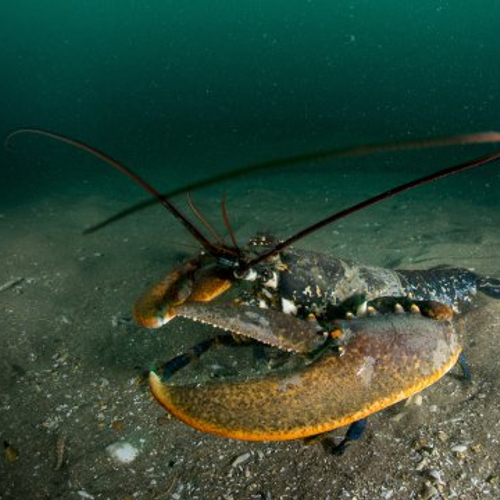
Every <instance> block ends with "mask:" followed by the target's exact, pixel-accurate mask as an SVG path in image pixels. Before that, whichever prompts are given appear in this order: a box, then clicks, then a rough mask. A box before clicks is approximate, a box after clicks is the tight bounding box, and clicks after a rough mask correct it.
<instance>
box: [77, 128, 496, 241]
mask: <svg viewBox="0 0 500 500" xmlns="http://www.w3.org/2000/svg"><path fill="white" fill-rule="evenodd" d="M493 142H498V134H497V133H496V132H479V133H472V134H462V135H455V136H446V137H434V138H424V139H414V140H409V141H392V142H380V143H374V144H368V145H364V146H351V147H347V148H331V149H324V150H320V151H316V152H313V153H306V154H302V155H296V156H288V157H285V158H277V159H274V160H268V161H264V162H261V163H253V164H251V165H246V166H243V167H238V168H235V169H232V170H228V171H227V172H223V173H221V174H217V175H214V176H212V177H209V178H207V179H202V180H199V181H195V182H192V183H190V184H187V185H185V186H184V187H181V188H177V189H173V190H171V191H169V192H167V193H163V196H164V197H166V198H170V197H172V196H176V195H178V194H182V193H185V192H187V191H194V190H196V189H200V188H203V187H206V186H211V185H213V184H217V183H219V182H222V181H227V180H229V179H235V178H238V177H243V176H245V175H249V174H253V173H255V172H261V171H268V170H278V169H280V168H285V167H291V166H294V165H300V164H303V163H307V162H319V161H325V160H331V159H334V158H343V157H345V158H348V157H357V156H358V157H361V156H368V155H371V154H376V153H389V152H391V151H408V150H415V149H429V148H442V147H449V146H460V145H467V144H484V143H493ZM155 203H156V199H149V200H145V201H142V202H139V203H136V204H135V205H132V206H130V207H129V208H126V209H124V210H122V211H120V212H118V213H117V214H115V215H113V216H112V217H109V218H108V219H105V220H104V221H102V222H100V223H99V224H96V225H94V226H92V227H90V228H88V229H87V230H86V231H85V232H86V233H92V232H94V231H98V230H99V229H102V228H103V227H105V226H107V225H108V224H112V223H113V222H117V221H118V220H120V219H123V218H124V217H127V216H129V215H131V214H133V213H135V212H138V211H140V210H143V209H144V208H147V207H150V206H152V205H154V204H155Z"/></svg>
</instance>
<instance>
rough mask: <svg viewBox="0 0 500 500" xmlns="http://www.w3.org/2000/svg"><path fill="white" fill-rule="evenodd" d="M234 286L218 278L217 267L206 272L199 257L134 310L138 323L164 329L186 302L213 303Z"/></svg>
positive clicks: (178, 269) (227, 280)
mask: <svg viewBox="0 0 500 500" xmlns="http://www.w3.org/2000/svg"><path fill="white" fill-rule="evenodd" d="M231 285H232V281H231V280H230V279H229V278H221V277H219V276H218V274H217V268H216V267H213V268H208V270H207V269H206V268H205V269H204V267H203V266H202V262H201V259H200V258H199V257H195V258H194V259H191V260H189V261H187V262H185V263H184V264H181V265H180V266H179V267H177V268H176V269H174V270H173V271H172V272H171V273H169V274H167V276H165V278H164V279H163V280H162V281H160V283H158V284H157V285H155V286H153V287H152V288H151V289H150V290H148V291H147V292H146V293H144V294H143V295H142V296H141V297H140V298H139V300H138V301H137V302H136V303H135V306H134V317H135V320H136V321H137V322H138V323H139V324H140V325H142V326H144V327H146V328H160V327H161V326H163V325H164V324H165V323H168V322H169V321H170V320H171V319H172V318H174V317H175V316H176V312H175V308H176V307H177V306H180V305H182V304H184V303H185V302H209V301H211V300H213V299H214V298H216V297H218V296H219V295H221V294H222V293H224V292H225V291H226V290H228V289H229V288H230V287H231Z"/></svg>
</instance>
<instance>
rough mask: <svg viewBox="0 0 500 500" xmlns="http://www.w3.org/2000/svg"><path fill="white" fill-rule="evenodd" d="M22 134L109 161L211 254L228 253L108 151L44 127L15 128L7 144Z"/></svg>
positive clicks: (108, 162)
mask: <svg viewBox="0 0 500 500" xmlns="http://www.w3.org/2000/svg"><path fill="white" fill-rule="evenodd" d="M20 134H37V135H43V136H45V137H50V138H51V139H55V140H57V141H60V142H64V143H66V144H70V145H71V146H74V147H76V148H78V149H81V150H83V151H86V152H87V153H89V154H91V155H92V156H95V157H96V158H99V159H100V160H102V161H103V162H105V163H107V164H108V165H110V166H112V167H113V168H115V169H117V170H118V171H120V172H121V173H123V174H125V175H126V176H127V177H129V178H130V179H132V180H133V181H134V182H135V183H136V184H138V185H139V186H141V187H142V188H143V189H145V190H146V191H147V192H148V193H149V194H151V195H152V196H154V197H155V199H156V200H158V201H159V202H160V203H161V204H162V205H163V206H164V207H165V208H166V209H167V210H168V211H169V212H170V213H171V214H172V215H174V217H176V218H177V219H178V220H179V221H181V223H182V224H183V225H184V227H185V228H186V229H187V230H188V231H189V232H190V233H191V234H192V235H193V236H194V238H195V239H196V240H198V242H199V243H200V244H201V245H202V246H203V247H204V248H205V249H206V250H207V251H208V252H209V253H211V254H213V255H224V254H226V253H227V252H226V247H225V246H224V247H223V248H219V247H217V246H215V245H213V244H212V243H211V242H210V241H208V240H207V239H206V238H205V236H203V234H202V233H201V232H200V231H199V230H198V229H197V228H196V226H194V225H193V224H192V223H191V222H190V221H189V220H188V219H187V218H186V216H185V215H183V214H182V212H180V211H179V210H178V209H177V207H175V205H173V204H172V203H171V202H170V201H169V200H168V199H167V198H166V197H165V196H163V195H162V194H161V193H160V192H158V191H157V190H156V189H155V188H154V187H153V186H151V184H149V183H148V182H146V181H145V180H143V179H142V178H141V177H139V176H138V175H137V174H136V173H135V172H134V171H133V170H131V169H130V168H128V167H126V166H125V165H124V164H122V163H120V162H119V161H117V160H115V159H114V158H112V157H111V156H109V155H107V154H106V153H103V152H102V151H99V150H98V149H96V148H93V147H91V146H89V145H87V144H85V143H83V142H81V141H78V140H76V139H71V138H70V137H66V136H64V135H61V134H56V133H54V132H49V131H47V130H42V129H37V128H23V129H18V130H14V132H11V133H10V134H9V135H8V136H7V137H6V139H5V146H6V147H8V145H9V142H10V141H11V140H12V138H13V137H15V136H16V135H20Z"/></svg>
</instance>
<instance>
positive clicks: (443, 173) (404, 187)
mask: <svg viewBox="0 0 500 500" xmlns="http://www.w3.org/2000/svg"><path fill="white" fill-rule="evenodd" d="M488 134H489V137H491V138H493V135H492V134H495V135H496V138H497V139H496V142H500V132H498V133H496V132H489V133H488ZM488 142H489V141H488ZM497 160H500V150H498V151H497V152H496V153H492V154H490V155H487V156H482V157H481V158H477V159H475V160H470V161H468V162H465V163H461V164H459V165H454V166H452V167H448V168H444V169H442V170H439V171H437V172H434V173H433V174H429V175H426V176H424V177H421V178H419V179H415V180H413V181H410V182H407V183H405V184H401V185H400V186H396V187H394V188H392V189H389V190H387V191H384V192H383V193H380V194H378V195H375V196H373V197H372V198H369V199H368V200H365V201H362V202H360V203H357V204H355V205H352V206H351V207H348V208H345V209H344V210H341V211H340V212H336V213H334V214H332V215H330V216H328V217H326V218H324V219H322V220H320V221H318V222H316V223H315V224H312V225H310V226H308V227H306V228H304V229H302V230H301V231H299V232H298V233H296V234H294V235H293V236H290V237H289V238H287V239H286V240H284V241H282V242H281V243H278V244H277V245H276V246H275V247H274V248H272V249H271V250H268V251H266V252H264V253H262V254H260V255H259V256H258V257H256V258H255V259H252V260H250V261H249V262H247V263H245V264H244V265H243V266H241V267H240V268H239V271H238V272H239V273H244V272H245V271H247V270H248V269H249V268H250V267H252V266H254V265H256V264H258V263H259V262H262V261H263V260H265V259H267V258H269V257H272V256H274V255H277V254H278V253H280V252H282V251H283V250H284V249H285V248H287V247H289V246H290V245H292V244H293V243H295V242H296V241H298V240H300V239H302V238H305V237H306V236H309V235H310V234H312V233H314V232H316V231H318V230H319V229H321V228H323V227H325V226H328V225H329V224H332V223H333V222H336V221H338V220H340V219H343V218H344V217H347V216H348V215H351V214H353V213H355V212H359V211H360V210H363V209H365V208H367V207H370V206H372V205H375V204H377V203H380V202H381V201H383V200H386V199H387V198H392V197H393V196H396V195H397V194H399V193H403V192H404V191H408V190H410V189H413V188H416V187H418V186H422V185H424V184H429V183H431V182H434V181H436V180H438V179H442V178H443V177H449V176H451V175H455V174H458V173H459V172H464V171H465V170H471V169H473V168H476V167H480V166H481V165H486V164H488V163H492V162H494V161H497Z"/></svg>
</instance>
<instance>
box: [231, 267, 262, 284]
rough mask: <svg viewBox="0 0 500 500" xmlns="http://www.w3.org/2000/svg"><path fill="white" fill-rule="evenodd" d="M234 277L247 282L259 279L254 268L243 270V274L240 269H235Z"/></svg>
mask: <svg viewBox="0 0 500 500" xmlns="http://www.w3.org/2000/svg"><path fill="white" fill-rule="evenodd" d="M233 275H234V277H235V278H237V279H239V280H245V281H255V280H256V279H257V277H258V274H257V272H256V271H255V269H253V268H252V267H251V268H250V269H245V270H243V272H242V271H240V270H239V269H235V270H234V271H233Z"/></svg>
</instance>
